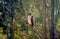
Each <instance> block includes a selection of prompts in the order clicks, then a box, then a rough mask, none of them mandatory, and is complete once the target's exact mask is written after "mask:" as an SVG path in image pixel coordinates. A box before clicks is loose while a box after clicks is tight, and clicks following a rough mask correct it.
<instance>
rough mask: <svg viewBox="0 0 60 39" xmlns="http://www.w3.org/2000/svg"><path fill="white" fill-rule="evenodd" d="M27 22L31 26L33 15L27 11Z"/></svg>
mask: <svg viewBox="0 0 60 39" xmlns="http://www.w3.org/2000/svg"><path fill="white" fill-rule="evenodd" d="M27 22H28V24H29V25H30V26H32V27H33V16H32V15H31V13H29V14H28V16H27Z"/></svg>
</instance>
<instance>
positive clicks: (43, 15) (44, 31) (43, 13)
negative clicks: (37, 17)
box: [42, 0, 46, 39]
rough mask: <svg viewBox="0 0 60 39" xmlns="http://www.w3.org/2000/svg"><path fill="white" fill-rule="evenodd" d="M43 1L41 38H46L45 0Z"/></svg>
mask: <svg viewBox="0 0 60 39" xmlns="http://www.w3.org/2000/svg"><path fill="white" fill-rule="evenodd" d="M42 2H43V12H42V28H43V39H46V1H45V0H42Z"/></svg>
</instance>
